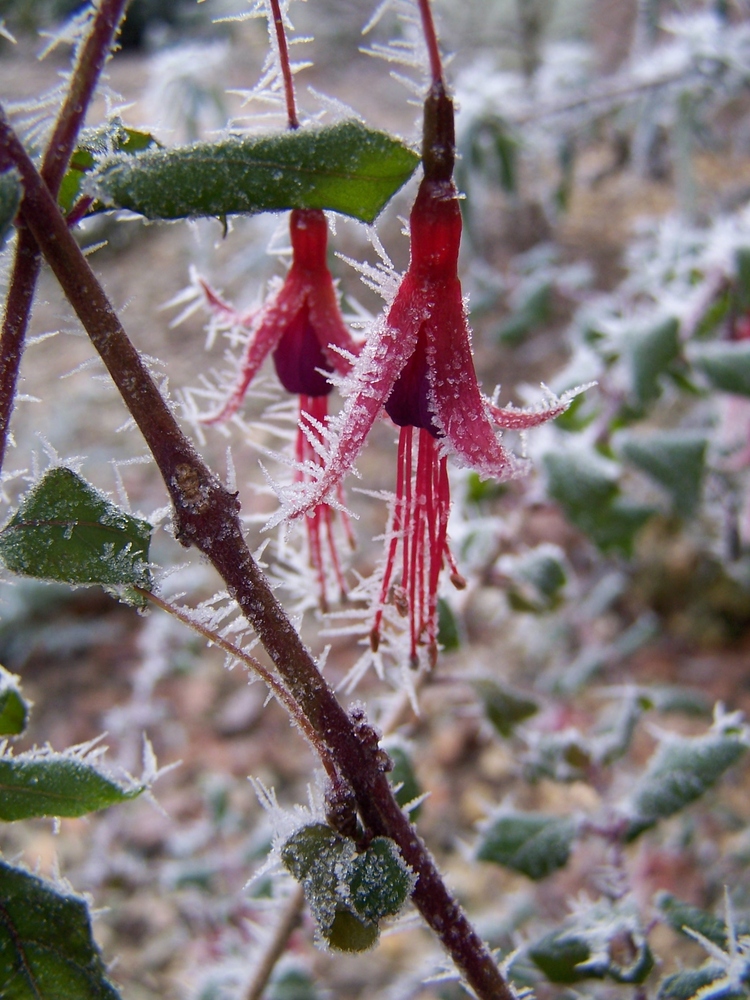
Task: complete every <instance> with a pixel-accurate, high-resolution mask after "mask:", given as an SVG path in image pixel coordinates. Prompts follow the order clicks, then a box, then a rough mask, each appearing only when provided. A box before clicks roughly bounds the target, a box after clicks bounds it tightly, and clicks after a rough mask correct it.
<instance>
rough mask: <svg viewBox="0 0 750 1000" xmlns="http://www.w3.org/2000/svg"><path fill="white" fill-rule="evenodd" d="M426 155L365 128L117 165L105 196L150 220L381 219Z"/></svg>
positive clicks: (181, 150)
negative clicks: (291, 214) (256, 215)
mask: <svg viewBox="0 0 750 1000" xmlns="http://www.w3.org/2000/svg"><path fill="white" fill-rule="evenodd" d="M418 162H419V157H418V156H417V154H416V153H414V152H413V151H412V150H410V149H408V148H407V147H406V146H405V145H404V144H403V143H401V142H400V141H398V140H397V139H394V138H392V137H391V136H389V135H387V134H386V133H385V132H378V131H374V130H373V129H369V128H367V127H366V126H365V125H363V124H362V123H361V122H359V121H343V122H339V123H338V124H336V125H328V126H325V127H321V128H317V127H310V128H303V129H296V130H294V131H290V130H287V131H286V132H281V133H278V134H272V135H256V136H242V137H230V138H227V139H222V140H221V141H219V142H215V143H207V142H200V143H195V144H194V145H192V146H184V147H178V148H175V149H158V150H151V149H148V150H145V151H144V152H142V153H140V154H138V155H135V156H117V157H113V158H112V159H110V160H108V161H107V162H106V163H105V164H104V165H103V166H102V167H101V168H100V170H99V171H98V172H97V174H96V184H97V190H98V192H99V197H100V198H101V200H102V201H103V202H105V203H106V204H108V205H110V206H113V207H115V208H128V209H131V211H133V212H138V213H139V214H140V215H145V216H146V218H148V219H182V218H191V217H196V216H218V217H224V216H227V215H233V214H235V213H238V212H245V213H247V212H251V213H252V212H275V211H281V210H284V209H292V208H318V209H329V210H331V211H334V212H341V213H342V214H343V215H351V216H353V217H354V218H355V219H360V220H361V221H362V222H373V221H374V220H375V218H376V217H377V216H378V214H379V213H380V211H381V210H382V209H383V208H384V207H385V205H386V204H387V203H388V201H389V200H390V199H391V198H392V197H393V195H394V194H395V193H396V191H398V189H399V188H400V187H401V186H402V185H403V184H404V183H406V181H407V180H408V179H409V178H410V177H411V175H412V174H413V172H414V170H415V169H416V166H417V164H418Z"/></svg>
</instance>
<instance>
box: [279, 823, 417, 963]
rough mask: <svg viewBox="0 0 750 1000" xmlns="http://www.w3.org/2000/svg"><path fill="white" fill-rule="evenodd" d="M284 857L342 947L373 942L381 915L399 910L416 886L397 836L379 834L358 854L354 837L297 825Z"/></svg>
mask: <svg viewBox="0 0 750 1000" xmlns="http://www.w3.org/2000/svg"><path fill="white" fill-rule="evenodd" d="M281 860H282V862H283V863H284V866H285V867H286V868H287V870H288V871H290V872H291V874H292V875H293V876H294V878H295V879H297V881H298V882H300V883H301V885H302V888H303V890H304V893H305V898H306V900H307V903H308V906H309V907H310V910H311V911H312V914H313V917H314V918H315V922H316V925H317V929H318V933H319V934H320V936H321V937H322V938H324V940H325V941H326V942H327V944H328V945H329V946H330V947H331V948H335V949H337V950H339V951H365V950H366V949H367V948H370V947H372V945H373V944H375V942H376V941H377V939H378V935H379V922H380V920H382V919H383V918H384V917H387V916H393V915H395V914H396V913H398V911H399V910H400V909H401V907H402V906H403V905H404V903H406V901H407V900H408V898H409V896H410V895H411V891H412V888H413V886H414V877H413V875H412V873H411V871H410V869H409V868H408V866H407V865H406V864H405V863H404V861H403V860H402V858H401V855H400V853H399V850H398V848H397V847H396V845H395V844H394V843H393V841H391V840H388V839H387V838H385V837H376V838H375V839H374V840H373V841H372V843H371V844H370V845H369V846H368V848H367V849H366V850H365V851H363V852H362V853H360V854H358V853H357V851H356V846H355V844H354V842H353V841H351V840H348V839H347V838H345V837H342V836H340V835H339V834H337V833H335V832H334V831H333V830H331V829H330V827H327V826H325V825H324V824H323V823H311V824H309V825H308V826H304V827H302V828H301V829H300V830H297V832H296V833H294V834H293V835H292V836H291V837H290V838H289V840H287V842H286V843H285V844H284V846H283V847H282V849H281Z"/></svg>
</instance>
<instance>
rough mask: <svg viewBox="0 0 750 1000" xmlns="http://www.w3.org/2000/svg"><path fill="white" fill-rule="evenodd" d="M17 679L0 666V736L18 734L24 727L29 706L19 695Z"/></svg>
mask: <svg viewBox="0 0 750 1000" xmlns="http://www.w3.org/2000/svg"><path fill="white" fill-rule="evenodd" d="M19 681H20V678H19V677H16V675H15V674H11V673H10V672H9V671H8V670H6V669H5V667H2V666H0V736H18V735H19V733H22V732H23V731H24V729H25V728H26V723H27V722H28V719H29V706H28V704H27V702H26V701H25V700H24V698H23V696H22V695H21V689H20V687H19Z"/></svg>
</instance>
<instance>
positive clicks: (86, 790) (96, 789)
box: [0, 751, 143, 822]
mask: <svg viewBox="0 0 750 1000" xmlns="http://www.w3.org/2000/svg"><path fill="white" fill-rule="evenodd" d="M142 791H143V787H142V786H140V785H132V786H130V787H128V786H127V785H121V784H119V783H118V782H116V781H114V780H113V779H112V778H108V777H107V776H106V775H104V774H102V772H101V771H99V770H97V768H96V767H94V766H93V765H92V764H90V763H88V762H87V761H86V760H83V759H81V758H80V757H74V756H66V755H64V754H51V753H50V754H48V755H45V754H43V753H42V752H40V751H31V752H29V753H25V754H20V755H19V756H18V757H12V756H9V755H6V756H3V757H0V820H5V821H6V822H12V821H13V820H18V819H29V818H30V817H32V816H84V815H85V814H86V813H90V812H95V811H96V810H97V809H104V808H106V807H107V806H111V805H114V804H115V803H116V802H125V801H126V800H127V799H132V798H135V797H136V796H137V795H140V793H141V792H142Z"/></svg>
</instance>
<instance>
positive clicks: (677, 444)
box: [618, 430, 708, 517]
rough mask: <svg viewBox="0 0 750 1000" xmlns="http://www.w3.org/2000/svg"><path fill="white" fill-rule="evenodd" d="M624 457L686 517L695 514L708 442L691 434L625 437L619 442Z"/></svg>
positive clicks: (628, 435)
mask: <svg viewBox="0 0 750 1000" xmlns="http://www.w3.org/2000/svg"><path fill="white" fill-rule="evenodd" d="M618 448H619V449H621V450H622V454H623V457H624V458H625V459H626V460H627V461H628V462H631V463H632V464H633V465H635V466H636V467H637V468H639V469H640V470H641V471H642V472H645V474H646V475H647V476H649V477H650V478H651V479H653V480H654V481H655V482H657V483H658V484H659V485H660V486H661V487H662V488H663V489H665V490H666V491H667V493H668V494H669V496H670V498H671V501H672V506H673V508H674V510H675V511H676V512H677V513H678V514H681V515H682V516H683V517H689V516H690V515H691V514H693V513H694V512H695V509H696V507H697V506H698V503H699V501H700V497H701V490H702V487H703V474H704V472H705V465H706V449H707V448H708V439H707V438H706V437H705V436H704V435H703V434H696V433H693V432H690V431H681V430H670V431H656V432H654V433H651V434H624V435H622V437H621V438H620V441H619V442H618Z"/></svg>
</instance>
